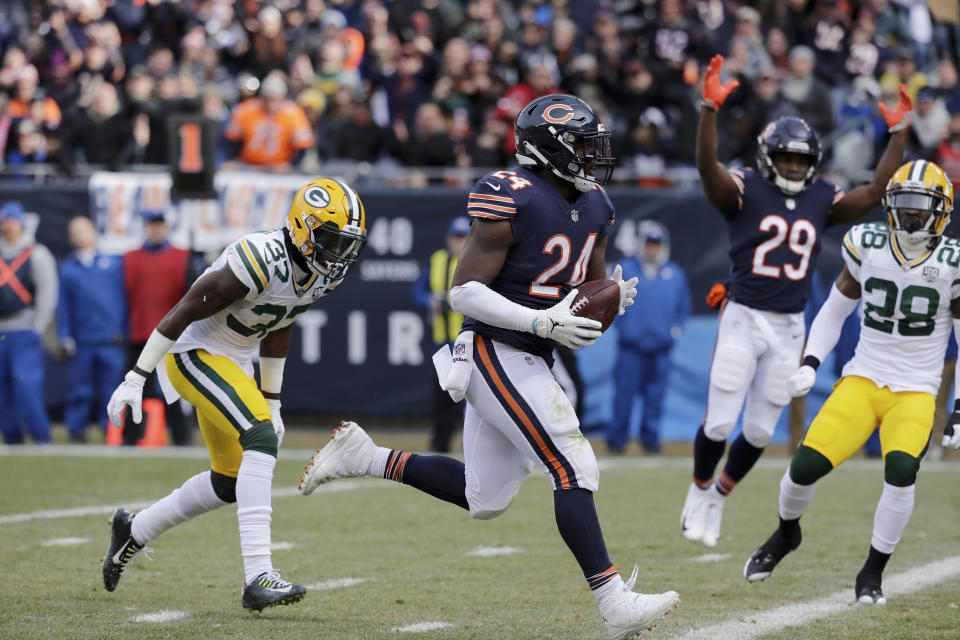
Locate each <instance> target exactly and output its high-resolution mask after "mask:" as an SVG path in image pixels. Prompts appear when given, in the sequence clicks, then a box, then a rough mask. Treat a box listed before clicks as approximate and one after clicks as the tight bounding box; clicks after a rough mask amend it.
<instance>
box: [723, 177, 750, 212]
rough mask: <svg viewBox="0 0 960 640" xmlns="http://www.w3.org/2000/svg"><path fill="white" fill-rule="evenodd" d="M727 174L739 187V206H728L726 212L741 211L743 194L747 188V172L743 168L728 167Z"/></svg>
mask: <svg viewBox="0 0 960 640" xmlns="http://www.w3.org/2000/svg"><path fill="white" fill-rule="evenodd" d="M727 175H729V176H730V180H731V181H732V182H733V185H734V186H735V187H736V188H737V206H736V208H733V207H728V209H727V210H726V211H724V213H733V212H736V211H739V210H740V209H742V208H743V194H744V191H745V190H746V186H745V183H746V179H747V174H746V173H745V172H744V170H743V169H727Z"/></svg>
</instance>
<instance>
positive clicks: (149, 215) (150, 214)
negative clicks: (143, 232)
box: [140, 209, 164, 222]
mask: <svg viewBox="0 0 960 640" xmlns="http://www.w3.org/2000/svg"><path fill="white" fill-rule="evenodd" d="M140 215H141V216H143V221H144V222H164V219H163V209H145V210H144V211H141V212H140Z"/></svg>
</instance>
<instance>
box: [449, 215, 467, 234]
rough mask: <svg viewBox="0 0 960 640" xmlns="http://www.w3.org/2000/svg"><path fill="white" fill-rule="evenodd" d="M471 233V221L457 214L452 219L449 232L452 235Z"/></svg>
mask: <svg viewBox="0 0 960 640" xmlns="http://www.w3.org/2000/svg"><path fill="white" fill-rule="evenodd" d="M469 233H470V221H469V220H467V219H466V218H465V217H463V216H457V217H456V218H454V219H453V220H451V221H450V226H449V227H447V234H448V235H451V236H465V235H467V234H469Z"/></svg>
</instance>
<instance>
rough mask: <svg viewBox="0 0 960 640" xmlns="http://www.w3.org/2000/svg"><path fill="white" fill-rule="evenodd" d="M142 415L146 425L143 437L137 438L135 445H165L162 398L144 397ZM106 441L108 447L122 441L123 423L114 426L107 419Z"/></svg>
mask: <svg viewBox="0 0 960 640" xmlns="http://www.w3.org/2000/svg"><path fill="white" fill-rule="evenodd" d="M143 417H144V420H146V425H145V426H144V429H143V437H142V438H140V439H139V440H137V443H136V444H137V446H138V447H165V446H167V416H166V413H165V412H164V406H163V400H159V399H157V398H144V399H143ZM124 419H126V418H124ZM106 443H107V446H110V447H119V446H120V445H121V444H122V443H123V425H120V426H119V427H116V426H114V425H113V423H112V422H110V421H109V420H108V421H107V437H106Z"/></svg>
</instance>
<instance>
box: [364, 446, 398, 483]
mask: <svg viewBox="0 0 960 640" xmlns="http://www.w3.org/2000/svg"><path fill="white" fill-rule="evenodd" d="M390 451H392V449H388V448H386V447H377V452H376V453H375V454H373V459H372V460H371V461H370V468H369V469H367V475H368V476H373V477H374V478H382V477H383V474H385V473H386V472H387V460H389V459H390Z"/></svg>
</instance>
